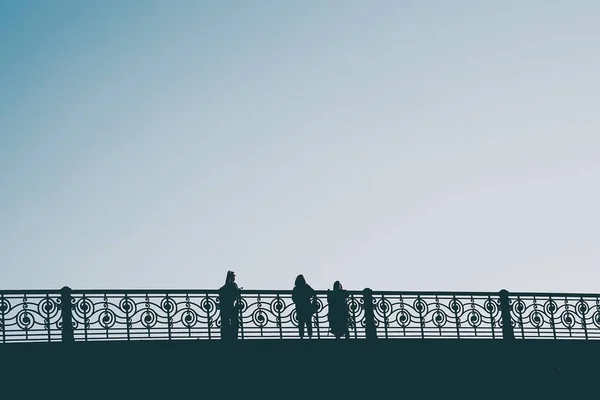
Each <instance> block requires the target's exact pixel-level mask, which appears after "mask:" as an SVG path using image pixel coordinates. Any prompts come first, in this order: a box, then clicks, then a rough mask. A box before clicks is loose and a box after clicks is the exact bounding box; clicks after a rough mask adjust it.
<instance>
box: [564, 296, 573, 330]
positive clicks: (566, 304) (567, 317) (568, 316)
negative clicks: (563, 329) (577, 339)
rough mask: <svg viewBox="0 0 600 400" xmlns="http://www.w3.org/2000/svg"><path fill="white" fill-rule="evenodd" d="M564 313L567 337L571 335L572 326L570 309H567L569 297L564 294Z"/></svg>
mask: <svg viewBox="0 0 600 400" xmlns="http://www.w3.org/2000/svg"><path fill="white" fill-rule="evenodd" d="M565 313H566V314H567V316H566V317H565V318H563V321H564V322H565V323H566V324H567V329H568V331H569V337H573V332H572V326H571V310H569V298H568V297H567V296H565Z"/></svg>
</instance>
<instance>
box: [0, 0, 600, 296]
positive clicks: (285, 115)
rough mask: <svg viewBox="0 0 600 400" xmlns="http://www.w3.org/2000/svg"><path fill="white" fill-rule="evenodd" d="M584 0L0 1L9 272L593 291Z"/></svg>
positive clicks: (286, 284) (3, 239)
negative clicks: (302, 278)
mask: <svg viewBox="0 0 600 400" xmlns="http://www.w3.org/2000/svg"><path fill="white" fill-rule="evenodd" d="M599 18H600V3H599V2H597V1H594V0H589V1H583V0H570V1H566V0H565V1H562V0H556V1H550V2H549V1H537V0H530V1H527V2H525V1H522V0H503V1H497V2H491V1H489V2H477V1H472V0H471V1H465V0H455V1H452V2H450V1H446V0H430V1H423V0H414V1H409V0H406V1H404V0H402V1H401V0H389V1H385V0H374V1H358V0H332V1H328V2H324V1H319V0H305V1H285V2H282V1H272V0H256V1H252V2H250V1H242V0H238V1H233V0H223V1H195V0H194V1H191V0H190V1H186V0H180V1H177V2H160V1H142V0H139V1H138V0H130V1H127V2H117V1H104V2H100V1H95V2H92V1H89V2H81V1H75V0H72V1H64V0H55V1H52V2H24V1H18V0H4V1H2V2H0V289H54V288H60V287H62V286H65V285H68V286H70V287H71V288H74V289H102V288H106V289H127V288H154V289H163V288H165V289H170V288H182V289H192V288H200V289H209V288H217V287H219V286H221V285H222V284H223V283H224V280H225V275H226V272H227V270H230V269H231V270H234V271H235V272H236V275H237V279H238V283H239V285H240V286H242V287H244V288H246V289H291V288H292V286H293V282H294V278H295V277H296V275H297V274H300V273H302V274H304V275H305V277H306V279H307V281H308V282H309V284H311V285H312V286H313V287H314V288H316V289H326V288H330V287H331V286H332V284H333V282H334V281H335V280H340V281H341V282H342V284H343V285H344V287H345V288H346V289H362V288H364V287H371V288H372V289H374V290H443V291H446V290H447V291H498V290H500V289H503V288H505V289H508V290H509V291H545V292H547V291H555V292H600V272H598V271H600V268H599V267H600V246H599V243H600V240H599V239H600V185H599V184H598V182H600V133H599V132H600V114H599V113H598V110H597V107H598V104H600V94H599V93H600V74H598V71H600V24H598V23H597V22H598V19H599Z"/></svg>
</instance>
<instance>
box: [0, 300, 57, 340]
mask: <svg viewBox="0 0 600 400" xmlns="http://www.w3.org/2000/svg"><path fill="white" fill-rule="evenodd" d="M60 308H61V305H60V296H59V294H58V293H57V292H48V293H46V294H43V293H38V292H36V293H23V294H13V293H10V294H8V293H7V294H1V295H0V343H8V342H16V341H36V342H39V341H46V342H49V341H59V340H60V337H61V336H60V335H61V324H60V321H61V317H60Z"/></svg>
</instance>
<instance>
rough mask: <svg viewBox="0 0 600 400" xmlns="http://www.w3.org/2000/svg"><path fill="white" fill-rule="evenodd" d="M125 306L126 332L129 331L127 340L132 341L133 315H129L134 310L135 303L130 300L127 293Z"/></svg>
mask: <svg viewBox="0 0 600 400" xmlns="http://www.w3.org/2000/svg"><path fill="white" fill-rule="evenodd" d="M123 304H124V307H125V330H126V331H127V340H131V315H129V312H130V311H131V310H132V309H133V306H132V304H134V301H133V300H131V299H130V298H129V296H128V295H127V293H125V301H124V303H123Z"/></svg>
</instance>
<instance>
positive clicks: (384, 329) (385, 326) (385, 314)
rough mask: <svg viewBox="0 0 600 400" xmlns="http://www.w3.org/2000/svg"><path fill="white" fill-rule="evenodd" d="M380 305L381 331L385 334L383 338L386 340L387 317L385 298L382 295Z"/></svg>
mask: <svg viewBox="0 0 600 400" xmlns="http://www.w3.org/2000/svg"><path fill="white" fill-rule="evenodd" d="M379 304H381V311H382V312H383V331H384V333H385V338H386V339H387V338H388V334H389V332H388V328H389V321H388V317H387V308H388V307H387V303H386V298H385V297H383V295H381V300H380V303H379Z"/></svg>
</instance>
